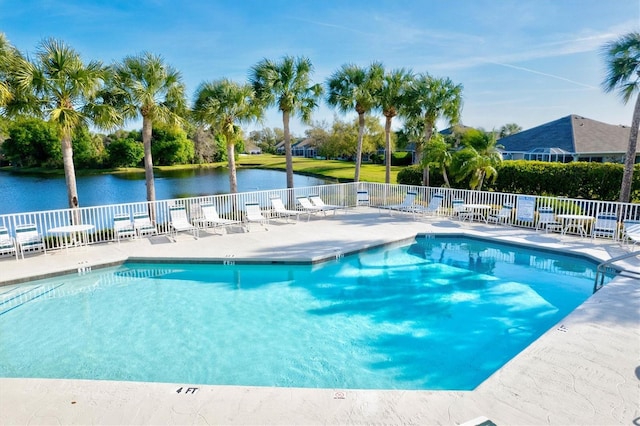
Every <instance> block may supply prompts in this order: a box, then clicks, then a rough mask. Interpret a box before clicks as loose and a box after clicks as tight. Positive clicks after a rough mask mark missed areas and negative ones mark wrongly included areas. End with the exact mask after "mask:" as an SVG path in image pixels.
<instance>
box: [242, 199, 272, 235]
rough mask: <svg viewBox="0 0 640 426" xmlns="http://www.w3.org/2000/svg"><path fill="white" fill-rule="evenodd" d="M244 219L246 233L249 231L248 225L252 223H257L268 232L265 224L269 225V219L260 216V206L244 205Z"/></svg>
mask: <svg viewBox="0 0 640 426" xmlns="http://www.w3.org/2000/svg"><path fill="white" fill-rule="evenodd" d="M244 218H245V221H246V225H245V228H246V230H247V232H249V231H251V228H250V224H251V223H252V222H254V223H259V224H260V225H262V226H263V227H264V229H265V231H268V230H269V228H267V224H268V223H269V219H267V218H266V217H264V216H263V215H262V210H260V204H258V203H245V205H244Z"/></svg>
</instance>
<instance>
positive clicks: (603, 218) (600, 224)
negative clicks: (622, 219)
mask: <svg viewBox="0 0 640 426" xmlns="http://www.w3.org/2000/svg"><path fill="white" fill-rule="evenodd" d="M595 237H611V238H613V239H614V240H615V239H617V238H618V217H617V216H616V215H615V214H611V213H599V214H598V215H597V216H596V222H595V223H594V224H593V226H592V227H591V238H595Z"/></svg>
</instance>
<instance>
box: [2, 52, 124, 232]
mask: <svg viewBox="0 0 640 426" xmlns="http://www.w3.org/2000/svg"><path fill="white" fill-rule="evenodd" d="M35 58H36V60H35V61H34V62H31V61H28V60H26V59H24V58H22V57H18V58H17V59H16V61H15V64H14V69H13V71H12V73H13V76H12V79H13V80H14V82H15V85H16V87H15V89H16V90H15V91H14V95H16V97H15V99H14V100H13V101H11V102H10V103H9V105H8V107H7V108H8V110H10V111H11V112H12V113H18V112H20V110H26V109H30V110H31V111H33V110H34V109H39V110H40V112H41V113H42V115H44V116H45V117H48V118H49V121H51V122H52V123H55V124H56V126H57V127H58V128H59V129H60V134H61V145H62V161H63V165H64V175H65V181H66V185H67V199H68V202H69V207H70V208H73V209H75V208H78V207H79V201H78V191H77V188H76V174H75V168H74V165H73V147H72V142H71V141H72V137H73V134H74V132H75V131H76V130H77V129H79V128H81V127H83V126H86V125H87V124H89V122H91V123H93V124H94V125H96V126H98V127H101V128H105V129H106V128H110V127H112V126H114V125H116V124H118V123H120V122H121V119H120V116H119V115H117V114H116V112H115V110H114V109H113V108H112V107H110V106H108V105H106V104H104V103H100V102H98V101H99V100H100V98H99V96H100V94H101V90H102V89H103V86H104V82H105V80H106V79H107V78H108V69H107V68H105V67H103V66H102V64H101V63H100V62H97V61H91V62H89V63H88V64H84V63H83V62H82V60H81V58H80V55H79V54H78V53H77V52H76V51H75V50H73V49H72V48H71V47H69V46H67V45H66V44H64V43H63V42H60V41H57V40H54V39H45V40H44V41H42V43H40V45H39V46H38V49H37V52H36V57H35ZM12 102H15V103H14V104H11V103H12ZM76 219H77V218H76V216H75V215H74V220H76Z"/></svg>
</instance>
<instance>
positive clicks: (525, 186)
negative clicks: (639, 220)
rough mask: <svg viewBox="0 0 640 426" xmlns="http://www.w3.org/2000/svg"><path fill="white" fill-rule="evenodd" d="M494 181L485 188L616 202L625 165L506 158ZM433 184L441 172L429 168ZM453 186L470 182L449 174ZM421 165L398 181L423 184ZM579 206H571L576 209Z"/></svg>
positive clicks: (637, 178) (634, 189)
mask: <svg viewBox="0 0 640 426" xmlns="http://www.w3.org/2000/svg"><path fill="white" fill-rule="evenodd" d="M496 169H497V171H498V177H497V179H496V181H495V182H494V183H487V182H485V185H484V186H483V189H484V190H487V191H494V192H508V193H514V194H531V195H546V196H553V197H567V198H582V199H587V200H603V201H617V200H618V198H619V196H620V184H621V182H622V175H623V165H622V164H616V163H586V162H574V163H567V164H563V163H549V162H544V161H525V160H514V161H510V160H509V161H503V162H502V163H501V164H500V165H499V166H498V167H497V168H496ZM429 179H430V181H429V183H430V186H442V185H443V178H442V176H441V174H440V172H439V171H435V173H434V170H430V174H429ZM449 180H450V182H451V185H452V187H456V188H468V187H469V186H468V183H466V182H459V183H456V182H455V179H454V178H453V177H452V176H449ZM421 182H422V168H420V167H419V166H410V167H406V168H404V169H402V170H401V171H400V172H399V173H398V183H400V184H407V185H420V184H421ZM631 202H634V203H638V202H640V164H637V165H636V166H635V170H634V174H633V183H632V185H631ZM576 209H578V210H579V207H577V206H576V208H575V209H574V208H573V207H569V210H571V211H574V210H576Z"/></svg>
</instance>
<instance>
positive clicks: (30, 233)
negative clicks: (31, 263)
mask: <svg viewBox="0 0 640 426" xmlns="http://www.w3.org/2000/svg"><path fill="white" fill-rule="evenodd" d="M15 230H16V246H17V250H18V251H19V252H20V256H22V258H23V259H24V253H25V252H30V251H40V250H42V251H43V252H44V253H46V252H47V246H46V244H45V242H44V237H43V236H42V235H41V234H40V233H39V232H38V228H37V227H36V225H34V224H25V225H18V226H16V229H15Z"/></svg>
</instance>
